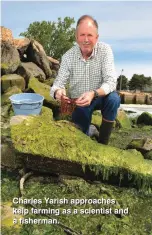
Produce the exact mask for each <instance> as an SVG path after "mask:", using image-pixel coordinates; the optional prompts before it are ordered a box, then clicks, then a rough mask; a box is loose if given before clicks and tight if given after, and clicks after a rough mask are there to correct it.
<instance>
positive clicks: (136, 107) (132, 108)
mask: <svg viewBox="0 0 152 235" xmlns="http://www.w3.org/2000/svg"><path fill="white" fill-rule="evenodd" d="M120 108H121V109H123V110H124V111H127V112H128V114H127V115H128V117H136V116H138V115H140V114H142V113H143V112H148V113H151V114H152V105H145V104H143V105H141V104H121V105H120Z"/></svg>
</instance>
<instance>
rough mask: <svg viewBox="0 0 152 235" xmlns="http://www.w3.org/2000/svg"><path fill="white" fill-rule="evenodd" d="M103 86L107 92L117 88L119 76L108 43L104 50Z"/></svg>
mask: <svg viewBox="0 0 152 235" xmlns="http://www.w3.org/2000/svg"><path fill="white" fill-rule="evenodd" d="M101 66H102V79H103V80H102V81H103V82H102V85H101V87H100V88H102V89H103V90H104V92H105V94H106V95H107V94H109V93H110V92H112V91H114V90H116V84H117V76H116V71H115V66H114V56H113V52H112V49H111V47H110V46H109V45H107V44H106V50H104V55H103V60H102V64H101Z"/></svg>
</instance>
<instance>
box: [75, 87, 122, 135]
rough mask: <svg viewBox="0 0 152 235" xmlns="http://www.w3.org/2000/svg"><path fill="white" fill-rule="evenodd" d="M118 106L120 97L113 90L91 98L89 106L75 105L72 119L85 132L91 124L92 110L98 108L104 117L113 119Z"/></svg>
mask: <svg viewBox="0 0 152 235" xmlns="http://www.w3.org/2000/svg"><path fill="white" fill-rule="evenodd" d="M119 106H120V97H119V96H118V94H117V93H116V92H115V91H114V92H111V93H110V94H108V95H106V96H102V97H98V98H97V99H94V100H92V102H91V104H90V105H89V106H86V107H80V106H77V107H76V108H75V110H74V111H73V113H72V121H73V122H74V123H75V124H77V125H78V126H79V127H80V128H81V129H82V131H83V132H84V133H85V134H87V133H88V130H89V126H90V124H91V119H92V113H93V111H95V110H100V111H101V114H102V117H103V118H104V119H106V120H108V121H114V120H115V118H116V115H117V109H118V108H119Z"/></svg>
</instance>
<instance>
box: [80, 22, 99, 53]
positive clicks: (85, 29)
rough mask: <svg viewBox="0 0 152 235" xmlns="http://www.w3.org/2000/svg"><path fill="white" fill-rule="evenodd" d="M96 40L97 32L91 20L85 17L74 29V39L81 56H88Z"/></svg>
mask: <svg viewBox="0 0 152 235" xmlns="http://www.w3.org/2000/svg"><path fill="white" fill-rule="evenodd" d="M97 40H98V33H97V29H96V27H95V25H94V24H93V23H92V21H91V20H89V19H86V20H84V21H82V22H81V23H80V25H79V26H78V28H77V30H76V41H77V43H78V44H79V46H80V49H81V52H82V55H83V56H86V57H87V56H90V55H91V53H92V50H93V48H94V45H95V44H96V42H97Z"/></svg>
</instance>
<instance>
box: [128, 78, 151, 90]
mask: <svg viewBox="0 0 152 235" xmlns="http://www.w3.org/2000/svg"><path fill="white" fill-rule="evenodd" d="M145 85H148V86H150V85H152V80H151V77H145V76H144V75H143V74H141V75H138V74H134V75H133V76H132V78H131V80H130V81H129V89H130V90H137V89H138V90H140V91H143V89H144V87H145Z"/></svg>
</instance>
